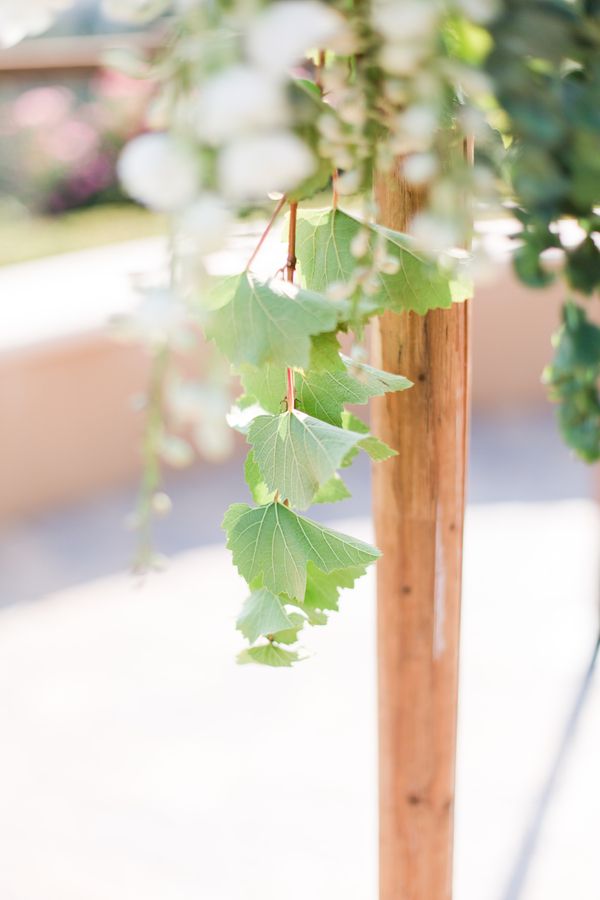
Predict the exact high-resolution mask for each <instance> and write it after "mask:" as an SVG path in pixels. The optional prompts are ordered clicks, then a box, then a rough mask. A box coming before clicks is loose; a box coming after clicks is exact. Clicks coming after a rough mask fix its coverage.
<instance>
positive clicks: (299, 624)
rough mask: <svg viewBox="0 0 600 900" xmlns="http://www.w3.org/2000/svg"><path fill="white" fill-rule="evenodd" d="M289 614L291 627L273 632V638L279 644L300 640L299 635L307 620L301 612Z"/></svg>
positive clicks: (293, 642)
mask: <svg viewBox="0 0 600 900" xmlns="http://www.w3.org/2000/svg"><path fill="white" fill-rule="evenodd" d="M288 616H289V620H290V623H291V624H290V627H289V628H284V629H283V630H282V631H277V632H275V633H274V634H271V640H273V641H275V642H276V643H278V644H295V643H296V641H297V640H298V635H299V634H300V632H301V631H302V629H303V628H304V626H305V624H306V622H307V619H306V618H305V617H304V616H301V615H300V614H299V613H288Z"/></svg>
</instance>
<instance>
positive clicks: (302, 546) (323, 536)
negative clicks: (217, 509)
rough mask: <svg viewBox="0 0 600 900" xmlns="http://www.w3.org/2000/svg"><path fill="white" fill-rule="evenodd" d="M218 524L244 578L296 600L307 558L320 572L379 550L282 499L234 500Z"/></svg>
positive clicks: (361, 562)
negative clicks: (266, 501)
mask: <svg viewBox="0 0 600 900" xmlns="http://www.w3.org/2000/svg"><path fill="white" fill-rule="evenodd" d="M223 528H224V529H225V531H226V532H227V546H228V547H229V549H230V550H231V552H232V554H233V562H234V565H235V566H236V567H237V569H238V571H239V573H240V575H242V576H243V578H245V579H246V581H247V582H248V583H249V584H252V585H253V586H254V587H261V586H264V587H267V588H269V590H271V591H272V592H273V593H274V594H287V596H288V597H290V598H296V599H298V600H304V595H305V592H306V569H307V566H308V564H309V562H310V563H313V564H314V565H315V566H316V567H317V568H318V569H320V570H321V571H322V572H334V571H337V570H339V569H347V568H348V567H352V568H354V567H356V566H363V567H364V566H366V565H368V564H369V563H372V562H374V561H375V560H376V559H377V558H378V557H379V556H380V555H381V554H380V553H379V550H377V549H376V548H375V547H372V546H370V545H369V544H365V543H364V542H363V541H359V540H357V539H356V538H353V537H350V536H349V535H346V534H341V533H339V532H336V531H332V530H331V529H330V528H325V527H324V526H323V525H319V524H318V523H317V522H312V521H311V520H310V519H306V518H304V516H300V515H298V514H297V513H294V512H292V510H290V509H288V508H287V507H286V506H283V504H281V503H270V504H268V505H267V506H258V507H255V508H252V507H250V506H247V505H246V504H245V503H234V504H233V505H232V506H230V507H229V509H228V510H227V512H226V513H225V518H224V519H223Z"/></svg>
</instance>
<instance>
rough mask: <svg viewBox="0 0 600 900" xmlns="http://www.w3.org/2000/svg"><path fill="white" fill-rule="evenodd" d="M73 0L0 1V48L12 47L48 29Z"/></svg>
mask: <svg viewBox="0 0 600 900" xmlns="http://www.w3.org/2000/svg"><path fill="white" fill-rule="evenodd" d="M72 2H73V0H1V2H0V47H12V46H13V45H14V44H18V43H19V41H22V40H23V38H25V37H28V36H29V35H36V34H41V33H42V32H43V31H46V29H47V28H49V27H50V26H51V25H52V23H53V22H54V20H55V19H56V17H57V16H58V15H60V13H61V12H63V10H65V9H67V8H68V7H69V6H71V5H72Z"/></svg>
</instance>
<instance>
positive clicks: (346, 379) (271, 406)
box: [240, 335, 412, 425]
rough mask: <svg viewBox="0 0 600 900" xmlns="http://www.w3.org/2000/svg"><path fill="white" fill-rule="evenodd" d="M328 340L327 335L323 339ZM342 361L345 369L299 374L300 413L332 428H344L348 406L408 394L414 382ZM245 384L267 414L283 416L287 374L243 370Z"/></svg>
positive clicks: (267, 368)
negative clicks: (401, 393) (346, 404)
mask: <svg viewBox="0 0 600 900" xmlns="http://www.w3.org/2000/svg"><path fill="white" fill-rule="evenodd" d="M322 337H324V335H322ZM338 358H339V360H340V362H341V368H340V369H338V368H337V367H335V368H334V367H328V368H325V367H324V368H323V369H322V370H313V369H312V368H311V369H309V370H308V371H306V372H296V373H295V376H294V378H295V387H296V402H297V406H298V408H299V409H301V410H302V411H303V412H305V413H307V414H308V415H310V416H313V417H314V418H315V419H322V420H323V421H324V422H329V423H330V424H331V425H341V424H342V412H343V409H344V404H345V403H351V404H362V403H367V402H368V401H369V400H370V398H371V397H380V396H382V395H383V394H385V393H388V392H389V391H405V390H406V389H407V388H409V387H412V381H409V380H408V378H405V377H404V376H403V375H394V374H392V373H391V372H384V371H382V370H381V369H376V368H374V367H373V366H369V365H367V364H366V363H355V362H352V361H351V360H350V359H348V357H346V356H340V355H339V354H338ZM240 372H241V377H242V383H243V385H244V388H245V390H246V391H247V392H248V394H251V395H252V396H253V397H254V398H255V399H256V401H257V402H258V404H259V405H260V406H262V408H263V409H264V410H266V411H267V412H270V413H279V412H281V409H282V400H283V399H284V398H285V372H284V371H283V369H281V367H276V366H269V365H267V366H263V367H262V368H261V369H258V368H256V367H255V366H242V368H241V370H240Z"/></svg>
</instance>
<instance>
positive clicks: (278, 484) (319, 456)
mask: <svg viewBox="0 0 600 900" xmlns="http://www.w3.org/2000/svg"><path fill="white" fill-rule="evenodd" d="M361 440H363V438H362V435H361V434H359V433H357V432H354V431H350V430H347V429H344V428H338V427H336V426H335V425H330V424H329V423H327V422H322V421H321V420H320V419H314V418H312V416H307V415H305V414H304V413H300V412H289V413H283V414H282V415H280V416H258V417H257V418H256V419H254V421H253V422H252V425H251V426H250V429H249V431H248V441H249V443H250V444H251V445H252V447H253V451H254V460H255V462H256V464H257V466H258V468H259V470H260V473H261V475H262V477H263V480H264V482H265V484H266V485H267V488H268V489H269V490H271V491H279V494H280V495H281V497H282V499H284V500H287V501H288V502H289V503H290V504H291V506H294V507H297V508H298V509H306V508H307V507H308V506H310V504H311V502H312V500H313V498H314V497H315V494H316V493H317V491H318V490H319V488H320V487H322V486H324V485H325V484H326V483H327V482H328V481H329V480H330V479H331V478H333V476H334V474H335V472H336V469H338V468H339V467H340V466H341V464H342V462H343V460H344V459H345V457H346V456H347V454H348V452H349V451H350V450H351V449H352V448H353V447H354V446H356V444H358V443H359V442H360V441H361Z"/></svg>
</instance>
